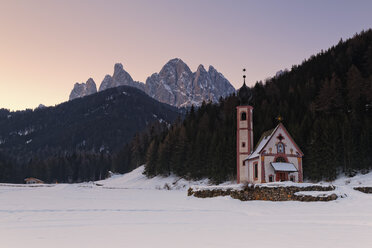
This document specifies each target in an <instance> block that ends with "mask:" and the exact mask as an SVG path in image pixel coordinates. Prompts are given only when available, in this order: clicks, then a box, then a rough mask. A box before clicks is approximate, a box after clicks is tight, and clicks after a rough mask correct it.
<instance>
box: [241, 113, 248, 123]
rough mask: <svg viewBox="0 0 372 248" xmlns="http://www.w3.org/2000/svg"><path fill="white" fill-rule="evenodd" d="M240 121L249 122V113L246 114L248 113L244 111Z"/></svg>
mask: <svg viewBox="0 0 372 248" xmlns="http://www.w3.org/2000/svg"><path fill="white" fill-rule="evenodd" d="M240 120H241V121H245V120H247V113H246V112H244V111H243V112H242V113H241V115H240Z"/></svg>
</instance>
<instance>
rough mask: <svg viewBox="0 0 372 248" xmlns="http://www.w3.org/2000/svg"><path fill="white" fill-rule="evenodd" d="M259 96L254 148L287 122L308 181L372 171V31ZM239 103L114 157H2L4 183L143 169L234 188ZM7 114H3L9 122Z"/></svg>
mask: <svg viewBox="0 0 372 248" xmlns="http://www.w3.org/2000/svg"><path fill="white" fill-rule="evenodd" d="M248 71H249V69H248ZM251 90H252V94H253V97H254V99H253V107H254V112H253V122H254V143H255V144H256V143H257V141H258V140H259V138H260V135H261V134H262V133H263V132H264V131H266V130H269V129H272V128H274V127H275V126H276V125H277V121H276V117H277V116H279V115H281V116H282V117H283V118H284V120H283V124H284V125H285V126H286V128H287V129H288V131H289V132H290V133H291V135H292V136H293V138H294V139H295V141H296V143H297V144H298V145H299V146H300V148H301V149H302V151H303V152H304V154H305V156H304V161H303V166H304V176H305V178H307V179H310V180H313V181H318V180H333V179H335V178H336V176H337V175H338V174H339V173H345V174H347V175H353V174H355V173H356V172H366V171H369V170H370V169H371V168H372V30H368V31H363V32H361V33H360V34H357V35H355V36H354V37H353V38H351V39H349V40H347V41H342V40H340V42H339V43H338V44H337V45H336V46H334V47H331V48H329V49H328V50H327V51H321V52H320V53H319V54H317V55H314V56H311V57H310V58H309V59H307V60H305V61H303V62H302V63H301V64H300V65H296V66H293V67H292V68H291V69H290V70H289V71H285V72H284V73H283V74H281V75H280V76H277V77H274V78H271V79H268V80H267V81H265V82H257V83H256V84H255V85H254V86H253V87H252V88H251ZM103 94H105V93H103ZM93 97H94V96H91V98H92V99H93ZM106 97H108V96H106V95H102V98H103V99H106ZM91 98H87V99H91ZM79 101H83V100H79ZM77 103H78V101H75V104H77ZM238 104H239V102H238V98H237V97H236V96H235V95H232V96H229V97H227V98H225V99H220V101H219V103H217V104H213V103H203V104H202V106H200V107H199V108H194V107H192V108H191V109H189V110H188V112H187V114H186V115H185V116H183V115H180V116H179V118H178V119H177V120H176V121H174V123H173V124H172V125H169V124H167V123H165V122H154V123H152V124H150V123H149V125H148V126H147V128H146V129H145V130H144V131H141V132H139V133H137V134H136V135H135V136H134V138H133V139H132V140H131V141H130V142H125V141H124V140H123V142H122V144H121V145H117V144H118V142H119V141H118V139H117V137H118V136H117V135H116V134H115V135H113V136H112V139H114V140H115V144H116V146H117V147H121V148H120V149H119V148H117V149H112V150H111V151H110V152H100V151H99V147H98V146H97V148H94V147H90V148H89V150H87V149H83V148H81V147H79V149H77V148H76V145H77V144H75V143H74V144H72V145H73V146H70V145H69V147H68V149H67V148H63V147H62V148H61V147H48V146H46V147H43V149H38V150H37V151H25V152H24V153H22V154H20V155H19V156H18V155H17V149H21V148H22V146H17V145H16V146H14V147H15V148H16V149H12V150H11V151H10V150H9V151H8V150H6V149H2V150H0V181H1V182H22V181H23V179H24V178H25V177H26V176H33V177H37V178H40V179H42V180H45V181H46V182H53V181H62V182H80V181H88V180H97V179H100V178H104V177H105V176H106V175H107V173H108V171H109V170H111V171H114V172H119V173H125V172H128V171H130V170H132V169H134V168H136V167H138V166H140V165H143V164H146V166H145V174H146V175H147V176H149V177H151V176H155V175H169V174H171V173H173V174H176V175H178V176H181V177H185V178H188V179H200V178H209V179H211V180H212V181H213V182H215V183H219V182H223V181H226V180H229V179H233V178H234V177H235V175H236V113H235V108H236V106H237V105H238ZM107 106H108V105H107ZM45 113H47V114H48V113H49V114H51V113H50V112H45ZM104 114H105V113H104V112H102V115H104ZM113 114H115V116H117V114H119V113H116V112H115V113H113ZM7 115H9V112H7V111H6V110H2V111H0V117H1V118H4V119H6V118H7ZM172 115H173V116H175V114H172ZM52 119H53V118H52ZM173 119H174V118H173ZM102 123H104V122H102ZM41 124H43V123H41ZM76 128H78V127H76ZM83 130H84V129H83ZM54 131H55V130H54ZM112 131H113V132H114V130H112ZM110 133H112V132H110ZM66 138H68V137H66ZM79 142H80V141H79ZM0 143H1V142H0Z"/></svg>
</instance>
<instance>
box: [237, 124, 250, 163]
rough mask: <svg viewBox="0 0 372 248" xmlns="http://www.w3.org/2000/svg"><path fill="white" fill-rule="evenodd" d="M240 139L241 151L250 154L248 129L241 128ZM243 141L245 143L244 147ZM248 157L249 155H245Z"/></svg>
mask: <svg viewBox="0 0 372 248" xmlns="http://www.w3.org/2000/svg"><path fill="white" fill-rule="evenodd" d="M239 141H240V144H239V145H240V152H244V153H247V154H248V142H249V140H248V129H243V130H240V132H239ZM243 142H244V143H245V145H244V147H243ZM245 157H247V156H245Z"/></svg>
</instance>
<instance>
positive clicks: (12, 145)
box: [0, 86, 180, 181]
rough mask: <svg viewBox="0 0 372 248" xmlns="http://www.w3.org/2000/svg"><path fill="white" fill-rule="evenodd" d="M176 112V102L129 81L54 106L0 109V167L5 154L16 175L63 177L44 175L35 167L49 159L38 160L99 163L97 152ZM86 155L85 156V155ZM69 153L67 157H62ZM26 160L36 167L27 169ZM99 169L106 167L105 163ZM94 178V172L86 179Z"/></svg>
mask: <svg viewBox="0 0 372 248" xmlns="http://www.w3.org/2000/svg"><path fill="white" fill-rule="evenodd" d="M179 115H180V114H179V112H178V110H177V109H176V108H174V107H171V106H169V105H166V104H163V103H160V102H158V101H156V100H154V99H153V98H151V97H149V96H148V95H146V94H145V93H143V92H142V91H140V90H138V89H135V88H133V87H129V86H121V87H117V88H112V89H108V90H106V91H103V92H100V93H97V94H94V95H90V96H86V97H83V98H79V99H75V100H73V101H69V102H65V103H62V104H59V105H57V106H55V107H48V108H41V109H35V110H26V111H17V112H9V111H8V110H5V109H2V110H1V111H0V172H1V169H2V168H1V167H2V164H1V162H2V160H1V158H2V157H6V158H7V159H3V161H5V160H8V163H9V164H10V165H9V167H11V168H12V169H11V170H12V171H13V170H14V169H19V171H18V172H19V173H16V172H14V171H13V172H8V173H10V174H13V173H15V174H17V178H19V177H21V176H27V174H28V176H35V177H36V176H37V175H39V176H41V177H44V178H42V179H43V180H53V178H55V179H57V178H58V179H59V180H66V177H68V176H64V175H63V174H64V172H63V173H62V172H59V173H58V172H55V174H56V175H55V176H47V175H44V176H42V175H40V173H38V172H37V171H45V169H46V167H48V166H49V167H50V166H52V165H47V164H49V163H47V164H45V165H44V166H43V165H42V164H43V161H44V162H45V160H51V159H52V158H54V159H56V160H57V161H59V162H58V163H60V164H64V165H65V167H66V168H64V170H67V171H68V167H69V165H71V164H75V163H76V164H78V163H82V164H84V162H83V161H82V160H88V161H89V160H90V163H92V164H94V163H98V160H102V159H103V158H99V159H98V158H96V157H97V156H98V157H99V156H103V155H104V156H108V157H110V156H111V155H112V154H114V153H115V152H116V151H118V150H119V149H121V148H122V146H123V145H124V144H125V143H128V142H129V141H131V139H132V138H133V137H134V135H135V134H136V133H137V132H140V131H142V130H144V129H145V128H146V127H147V126H148V125H149V124H151V123H158V125H160V123H163V124H165V123H172V122H173V121H174V120H175V119H176V118H177V116H179ZM74 154H75V155H74ZM78 154H80V155H78ZM79 156H81V158H79ZM86 156H88V157H89V159H84V157H86ZM92 156H93V157H92ZM67 158H69V159H71V161H70V162H66V160H68V159H67ZM9 161H10V162H9ZM93 161H95V162H94V163H93ZM55 162H56V161H55ZM85 163H88V162H85ZM107 163H110V162H109V161H107ZM30 166H31V167H32V166H36V167H38V169H37V170H36V169H35V170H34V169H31V171H29V172H27V170H28V169H27V168H30ZM89 166H90V165H89ZM97 166H98V165H97ZM102 166H103V165H102ZM105 166H106V165H105ZM61 167H62V165H61ZM91 167H94V165H91ZM106 167H110V166H109V165H107V166H106ZM22 168H23V169H22ZM32 171H33V172H32ZM8 173H3V174H1V173H0V180H1V178H4V177H8V178H9V180H10V179H12V177H11V175H8ZM102 173H103V174H105V173H107V169H105V170H103V171H102V172H100V174H102ZM83 174H84V173H83ZM90 177H91V176H82V178H80V179H79V176H76V177H75V176H73V177H72V178H71V179H69V181H79V180H83V178H85V179H87V178H90ZM20 179H22V180H23V178H19V179H18V180H20ZM94 179H96V178H95V176H93V177H92V178H90V179H89V180H94ZM9 180H8V181H9ZM13 180H15V179H14V178H13ZM10 181H12V180H10Z"/></svg>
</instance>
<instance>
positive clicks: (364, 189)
mask: <svg viewBox="0 0 372 248" xmlns="http://www.w3.org/2000/svg"><path fill="white" fill-rule="evenodd" d="M354 189H355V190H358V191H360V192H363V193H366V194H372V187H355V188H354Z"/></svg>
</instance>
